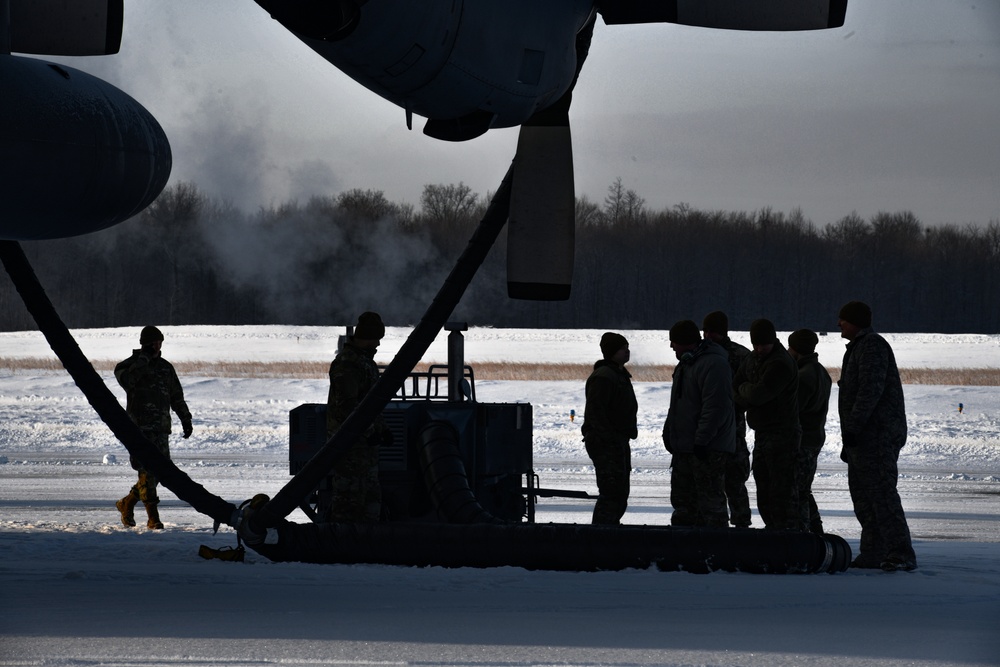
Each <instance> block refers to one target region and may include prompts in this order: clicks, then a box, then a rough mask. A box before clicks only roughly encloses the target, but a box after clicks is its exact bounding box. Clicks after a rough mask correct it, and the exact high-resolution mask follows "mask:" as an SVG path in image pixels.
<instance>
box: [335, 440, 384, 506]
mask: <svg viewBox="0 0 1000 667" xmlns="http://www.w3.org/2000/svg"><path fill="white" fill-rule="evenodd" d="M378 460H379V446H378V443H377V442H376V441H374V439H372V440H371V441H369V440H368V439H364V438H363V439H362V440H361V441H359V443H358V444H357V445H355V446H354V447H353V448H352V449H351V450H350V451H348V452H347V453H346V454H345V456H344V458H343V459H341V460H340V461H339V462H338V463H337V465H336V467H335V470H334V471H333V473H332V474H331V476H330V492H331V504H330V509H329V511H328V512H327V520H328V521H330V522H332V523H375V522H377V521H379V519H380V518H381V515H382V485H381V484H380V483H379V478H378Z"/></svg>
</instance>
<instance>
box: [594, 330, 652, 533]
mask: <svg viewBox="0 0 1000 667" xmlns="http://www.w3.org/2000/svg"><path fill="white" fill-rule="evenodd" d="M601 354H602V355H603V358H602V359H601V360H599V361H598V362H596V363H595V364H594V370H593V372H591V374H590V377H588V378H587V385H586V396H587V405H586V408H585V410H584V414H583V426H582V427H581V429H580V430H581V431H582V433H583V442H584V446H585V447H586V449H587V455H588V456H590V459H591V461H593V462H594V473H595V474H596V475H597V492H598V498H597V502H596V503H595V504H594V516H593V519H592V523H595V524H610V525H618V524H619V523H620V522H621V518H622V516H624V515H625V510H626V508H627V507H628V495H629V474H631V472H632V448H631V447H630V445H629V440H634V439H635V438H637V437H638V436H639V431H638V427H637V423H636V416H637V414H638V412H639V404H638V402H637V401H636V399H635V391H634V390H633V389H632V375H631V374H630V373H629V372H628V371H627V370H625V364H626V363H628V360H629V356H630V353H629V349H628V341H627V340H626V339H625V337H624V336H622V335H621V334H616V333H613V332H611V331H609V332H607V333H605V334H604V336H602V337H601Z"/></svg>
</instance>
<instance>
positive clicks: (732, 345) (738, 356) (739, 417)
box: [719, 336, 753, 440]
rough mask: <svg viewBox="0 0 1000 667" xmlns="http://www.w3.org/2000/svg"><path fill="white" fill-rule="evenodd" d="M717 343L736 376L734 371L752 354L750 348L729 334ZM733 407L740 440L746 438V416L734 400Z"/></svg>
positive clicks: (734, 375)
mask: <svg viewBox="0 0 1000 667" xmlns="http://www.w3.org/2000/svg"><path fill="white" fill-rule="evenodd" d="M719 345H721V346H722V349H724V350H725V351H726V354H727V355H729V368H730V370H732V372H733V377H734V378H735V377H736V373H737V372H738V371H739V370H740V366H742V365H743V361H744V360H745V359H746V358H747V357H749V356H750V355H751V354H753V353H752V352H751V351H750V350H748V349H747V348H745V347H743V346H742V345H740V344H739V343H737V342H736V341H734V340H732V339H731V338H730V337H729V336H726V337H725V338H724V339H723V340H721V341H719ZM733 408H734V409H735V410H736V437H737V438H739V439H741V440H746V436H747V417H746V414H745V413H744V411H743V408H742V407H740V406H739V405H738V404H737V403H736V402H735V401H734V402H733Z"/></svg>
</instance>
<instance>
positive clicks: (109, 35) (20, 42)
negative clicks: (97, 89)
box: [9, 0, 124, 56]
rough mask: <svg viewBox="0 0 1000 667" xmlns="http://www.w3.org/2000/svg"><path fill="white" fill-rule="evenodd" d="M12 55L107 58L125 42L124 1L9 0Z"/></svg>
mask: <svg viewBox="0 0 1000 667" xmlns="http://www.w3.org/2000/svg"><path fill="white" fill-rule="evenodd" d="M9 1H10V51H11V52H13V53H31V54H34V55H50V56H104V55H110V54H113V53H118V50H119V49H120V48H121V42H122V21H123V16H124V0H72V2H70V1H69V0H9Z"/></svg>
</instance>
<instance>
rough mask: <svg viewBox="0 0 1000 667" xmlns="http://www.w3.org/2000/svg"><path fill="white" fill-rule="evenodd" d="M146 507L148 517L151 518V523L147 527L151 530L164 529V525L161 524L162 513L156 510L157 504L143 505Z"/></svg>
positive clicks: (148, 522) (147, 523)
mask: <svg viewBox="0 0 1000 667" xmlns="http://www.w3.org/2000/svg"><path fill="white" fill-rule="evenodd" d="M143 505H145V506H146V515H147V516H148V517H149V521H147V522H146V527H147V528H149V529H151V530H160V529H161V528H163V524H162V523H160V513H159V512H158V511H157V510H156V503H155V502H152V503H148V502H147V503H143Z"/></svg>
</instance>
